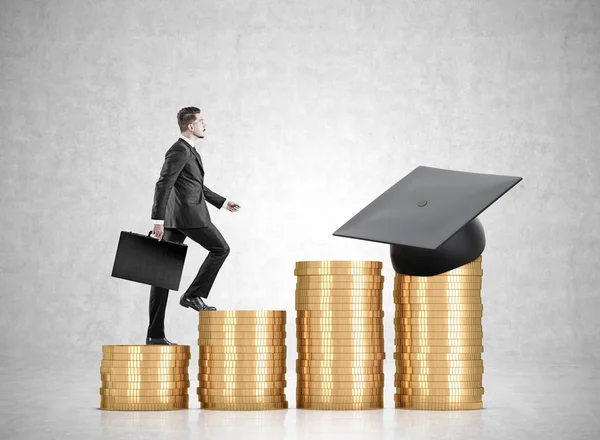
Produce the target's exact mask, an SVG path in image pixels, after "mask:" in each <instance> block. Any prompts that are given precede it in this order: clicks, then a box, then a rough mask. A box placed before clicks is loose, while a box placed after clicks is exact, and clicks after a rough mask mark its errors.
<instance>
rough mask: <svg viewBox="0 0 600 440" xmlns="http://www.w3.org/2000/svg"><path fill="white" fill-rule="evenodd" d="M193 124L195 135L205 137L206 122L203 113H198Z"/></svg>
mask: <svg viewBox="0 0 600 440" xmlns="http://www.w3.org/2000/svg"><path fill="white" fill-rule="evenodd" d="M192 125H193V126H194V129H193V130H192V133H193V134H194V136H196V137H199V138H203V137H204V132H205V131H206V124H205V123H204V119H203V118H202V114H201V113H196V120H195V121H194V122H193V123H192Z"/></svg>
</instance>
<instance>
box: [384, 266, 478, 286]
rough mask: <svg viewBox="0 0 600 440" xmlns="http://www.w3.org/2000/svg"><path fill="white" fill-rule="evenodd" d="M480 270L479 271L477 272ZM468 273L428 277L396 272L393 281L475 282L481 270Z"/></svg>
mask: <svg viewBox="0 0 600 440" xmlns="http://www.w3.org/2000/svg"><path fill="white" fill-rule="evenodd" d="M477 272H480V273H477ZM469 273H470V275H434V276H430V277H421V276H414V275H399V274H396V276H395V277H394V282H400V283H432V282H433V283H462V282H465V281H466V282H473V283H476V282H478V281H481V276H482V274H483V272H481V270H477V269H475V270H474V271H471V272H469Z"/></svg>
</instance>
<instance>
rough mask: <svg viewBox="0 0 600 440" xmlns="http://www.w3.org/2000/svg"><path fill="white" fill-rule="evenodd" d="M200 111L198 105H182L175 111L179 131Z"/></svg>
mask: <svg viewBox="0 0 600 440" xmlns="http://www.w3.org/2000/svg"><path fill="white" fill-rule="evenodd" d="M198 113H200V109H199V108H198V107H184V108H182V109H181V110H179V111H178V112H177V124H178V125H179V130H180V131H185V130H186V129H187V126H188V125H189V124H191V123H192V122H194V121H195V120H196V115H197V114H198Z"/></svg>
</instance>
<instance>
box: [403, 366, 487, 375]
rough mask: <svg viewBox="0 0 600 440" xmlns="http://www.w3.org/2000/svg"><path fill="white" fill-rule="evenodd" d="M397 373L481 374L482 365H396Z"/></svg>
mask: <svg viewBox="0 0 600 440" xmlns="http://www.w3.org/2000/svg"><path fill="white" fill-rule="evenodd" d="M396 372H397V373H398V374H403V375H404V374H412V375H420V376H426V375H430V374H434V375H445V374H447V375H452V376H454V375H459V374H460V375H462V374H483V372H484V371H483V366H481V367H405V366H396Z"/></svg>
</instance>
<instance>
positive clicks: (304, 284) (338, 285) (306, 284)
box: [296, 281, 383, 290]
mask: <svg viewBox="0 0 600 440" xmlns="http://www.w3.org/2000/svg"><path fill="white" fill-rule="evenodd" d="M306 289H309V290H311V289H325V290H330V289H333V290H335V289H366V290H374V289H379V290H383V283H382V282H369V281H354V282H350V281H346V282H344V281H321V282H319V281H298V282H297V283H296V290H306Z"/></svg>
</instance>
